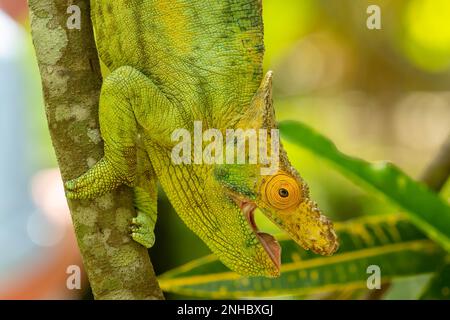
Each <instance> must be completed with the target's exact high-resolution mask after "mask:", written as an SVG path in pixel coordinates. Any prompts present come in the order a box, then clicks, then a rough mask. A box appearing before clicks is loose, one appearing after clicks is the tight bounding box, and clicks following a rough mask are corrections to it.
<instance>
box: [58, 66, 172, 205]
mask: <svg viewBox="0 0 450 320" xmlns="http://www.w3.org/2000/svg"><path fill="white" fill-rule="evenodd" d="M172 111H173V107H172V105H171V103H170V101H169V100H168V99H167V98H166V97H165V96H164V94H162V92H161V91H160V90H159V89H158V87H157V86H156V85H155V84H154V83H153V82H152V81H151V80H150V79H149V78H148V77H146V76H145V75H144V74H142V73H141V72H139V71H138V70H136V69H134V68H132V67H129V66H124V67H120V68H118V69H116V70H114V71H113V72H112V73H111V74H110V75H108V76H107V77H106V78H105V80H104V82H103V85H102V89H101V93H100V104H99V120H100V131H101V135H102V138H103V140H104V143H105V147H104V156H103V158H102V159H101V160H100V161H99V162H98V163H97V164H95V165H94V166H93V167H92V168H91V169H89V170H88V171H87V172H86V173H85V174H83V175H82V176H80V177H78V178H76V179H73V180H70V181H68V182H66V184H65V187H66V194H67V197H68V198H71V199H92V198H94V197H97V196H100V195H102V194H104V193H106V192H108V191H111V190H113V189H115V188H116V187H118V186H119V185H120V184H127V185H129V186H134V184H135V178H136V171H137V161H138V159H137V147H136V141H137V138H138V134H142V135H143V136H145V137H146V138H154V139H155V140H157V141H163V140H164V138H165V136H164V137H160V136H158V134H159V135H161V133H162V132H168V131H169V130H168V128H167V123H169V121H167V119H165V117H167V115H169V114H170V113H172V114H171V115H172V116H174V115H175V114H173V112H172ZM166 139H168V138H166Z"/></svg>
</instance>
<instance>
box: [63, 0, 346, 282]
mask: <svg viewBox="0 0 450 320" xmlns="http://www.w3.org/2000/svg"><path fill="white" fill-rule="evenodd" d="M91 16H92V21H93V25H94V31H95V36H96V43H97V48H98V52H99V56H100V58H101V59H102V61H103V62H104V63H105V64H106V66H107V67H108V68H109V70H110V71H111V73H110V74H109V75H108V76H107V77H106V78H105V79H104V81H103V86H102V89H101V94H100V104H99V118H100V130H101V135H102V138H103V140H104V143H105V144H104V156H103V158H102V159H101V160H100V161H99V162H98V163H97V164H96V165H94V166H93V167H92V168H91V169H89V170H88V171H87V172H86V173H85V174H83V175H82V176H80V177H79V178H77V179H74V180H71V181H68V182H67V183H66V185H65V187H66V192H67V196H68V197H69V198H72V199H91V198H94V197H98V196H100V195H102V194H104V193H106V192H108V191H110V190H112V189H114V188H116V187H118V186H119V185H121V184H126V185H128V186H131V187H133V188H134V194H135V207H136V209H137V216H136V217H135V218H134V219H133V221H132V223H131V236H132V238H133V239H134V240H135V241H137V242H139V243H141V244H142V245H144V246H146V247H151V246H152V245H153V243H154V241H155V238H154V233H153V229H154V226H155V222H156V215H157V210H156V202H157V182H158V181H159V182H160V184H161V186H162V188H163V189H164V191H165V192H166V194H167V196H168V198H169V200H170V202H171V203H172V205H173V207H174V208H175V210H176V211H177V213H178V214H179V216H180V217H181V219H182V220H183V221H184V222H185V223H186V225H187V226H188V227H189V228H190V229H191V230H192V231H194V232H195V233H196V234H197V235H198V236H199V237H200V238H201V239H202V240H203V241H204V242H205V243H206V244H207V245H208V247H209V248H210V249H211V250H212V251H213V252H214V253H215V254H216V255H217V256H218V257H219V258H220V259H221V261H222V262H223V263H224V264H225V265H226V266H228V267H229V268H230V269H232V270H234V271H236V272H238V273H239V274H242V275H246V276H267V277H276V276H278V275H279V274H280V261H281V260H280V255H281V249H280V246H279V244H278V243H277V241H276V240H275V238H274V237H273V236H271V235H269V234H267V233H263V232H260V231H258V228H257V226H256V224H255V220H254V211H255V209H256V208H259V209H260V210H261V211H262V212H264V213H265V215H267V217H269V218H270V219H271V221H273V222H274V223H275V224H276V225H278V226H279V227H280V228H281V229H283V230H284V231H286V232H287V233H288V234H289V235H290V236H291V237H292V238H293V239H294V240H295V241H296V242H297V243H298V244H300V245H301V246H303V247H304V248H305V249H311V250H312V251H313V252H315V253H318V254H323V255H331V254H333V253H334V252H335V251H336V249H337V247H338V241H337V236H336V234H335V232H334V230H333V226H332V223H331V222H330V221H329V220H328V219H327V218H326V217H325V216H323V215H322V214H321V212H320V210H319V209H318V208H317V206H316V204H315V203H314V202H313V201H311V200H310V198H309V192H308V187H307V185H306V184H305V182H304V181H303V180H302V179H301V178H300V176H299V174H298V173H297V172H296V170H295V169H294V168H293V167H292V166H291V164H290V163H289V160H288V158H287V155H286V153H285V151H284V150H283V148H282V146H280V153H279V154H280V156H279V158H280V159H279V169H278V171H277V172H276V173H275V174H273V175H267V176H266V175H261V174H260V167H261V164H248V163H247V164H234V165H233V164H202V165H199V164H190V165H188V164H174V163H173V161H172V159H171V150H172V148H173V146H174V144H175V142H174V141H172V139H171V134H172V132H173V131H174V130H175V129H177V128H186V129H188V130H193V127H194V125H193V124H194V121H202V124H203V127H204V128H218V129H219V130H225V129H226V128H242V129H248V128H254V129H261V128H265V129H272V128H276V127H277V125H276V121H275V115H274V109H273V105H272V73H271V72H268V73H267V74H266V75H265V77H263V73H262V62H263V56H264V43H263V21H262V5H261V1H258V0H220V1H219V0H209V1H206V0H176V1H175V0H159V1H158V0H115V1H111V0H91Z"/></svg>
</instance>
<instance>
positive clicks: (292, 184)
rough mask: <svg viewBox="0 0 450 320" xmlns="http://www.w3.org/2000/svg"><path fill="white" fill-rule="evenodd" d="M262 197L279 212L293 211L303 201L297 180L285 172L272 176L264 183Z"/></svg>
mask: <svg viewBox="0 0 450 320" xmlns="http://www.w3.org/2000/svg"><path fill="white" fill-rule="evenodd" d="M262 195H263V197H264V198H265V201H266V202H267V204H268V205H270V206H271V207H273V208H274V209H278V210H289V209H293V208H295V207H297V206H298V205H299V203H300V202H301V201H302V194H301V190H300V186H299V185H298V182H297V180H295V179H294V178H292V177H291V176H289V175H287V174H286V173H283V172H281V173H277V174H275V175H273V176H271V177H270V178H269V179H268V180H267V181H266V182H265V183H264V185H263V190H262Z"/></svg>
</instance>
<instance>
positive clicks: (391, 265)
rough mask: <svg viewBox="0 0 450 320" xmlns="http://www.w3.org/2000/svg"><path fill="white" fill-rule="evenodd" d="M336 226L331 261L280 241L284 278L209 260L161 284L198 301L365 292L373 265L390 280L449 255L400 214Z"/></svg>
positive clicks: (169, 276)
mask: <svg viewBox="0 0 450 320" xmlns="http://www.w3.org/2000/svg"><path fill="white" fill-rule="evenodd" d="M335 227H336V231H337V233H338V235H339V238H340V241H341V247H340V249H339V251H338V252H337V253H335V254H334V255H333V256H331V257H323V256H319V255H316V254H312V253H310V252H308V251H304V250H303V249H301V248H300V247H299V246H298V245H297V244H296V243H295V242H293V241H292V240H290V239H288V238H286V237H285V236H281V238H280V237H279V241H280V245H281V247H282V269H281V276H280V277H279V278H275V279H269V278H262V277H255V278H245V277H241V276H239V275H238V274H236V273H234V272H231V271H229V270H228V269H227V268H226V267H225V266H223V265H222V264H221V263H220V262H219V261H218V260H217V258H215V257H214V256H207V257H204V258H201V259H198V260H194V261H192V262H190V263H188V264H186V265H183V266H181V267H178V268H176V269H174V270H171V271H169V272H167V273H165V274H163V275H161V276H160V277H159V282H160V285H161V287H162V288H163V290H165V291H168V292H173V293H178V294H183V295H189V296H197V297H209V298H246V297H268V296H270V297H283V296H294V295H295V296H299V295H306V294H308V295H310V294H318V293H326V292H330V293H331V292H334V291H337V290H342V289H345V290H350V289H358V288H361V289H363V288H366V283H367V279H368V277H369V276H370V274H368V273H367V267H368V266H370V265H377V266H379V267H380V271H381V281H382V282H385V281H389V280H392V279H393V278H395V277H399V276H407V275H414V274H421V273H429V272H433V271H435V268H436V266H437V265H439V264H440V263H442V261H443V259H444V257H445V251H443V250H442V249H441V248H440V247H439V246H438V245H436V244H435V243H434V242H433V241H431V240H429V239H427V238H426V237H425V236H424V235H423V233H422V232H420V231H419V230H418V229H417V228H416V227H415V226H414V225H412V224H411V223H409V222H408V220H407V218H406V217H404V216H401V215H395V216H394V215H383V216H373V217H365V218H360V219H355V220H353V221H348V222H344V223H336V225H335Z"/></svg>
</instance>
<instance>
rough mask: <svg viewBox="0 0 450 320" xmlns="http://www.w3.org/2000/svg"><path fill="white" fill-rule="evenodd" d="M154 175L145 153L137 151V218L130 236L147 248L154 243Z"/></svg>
mask: <svg viewBox="0 0 450 320" xmlns="http://www.w3.org/2000/svg"><path fill="white" fill-rule="evenodd" d="M156 180H157V179H156V175H155V173H154V171H153V168H152V165H151V162H150V159H149V158H148V155H147V152H146V151H145V150H144V149H142V148H138V149H137V176H136V186H135V187H134V206H135V208H136V212H137V216H136V217H135V218H133V220H132V224H131V236H132V238H133V239H134V240H135V241H136V242H139V243H140V244H142V245H143V246H145V247H147V248H151V247H152V246H153V244H154V243H155V234H154V231H153V230H154V228H155V224H156V217H157V208H156V207H157V198H158V189H157V184H156Z"/></svg>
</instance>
